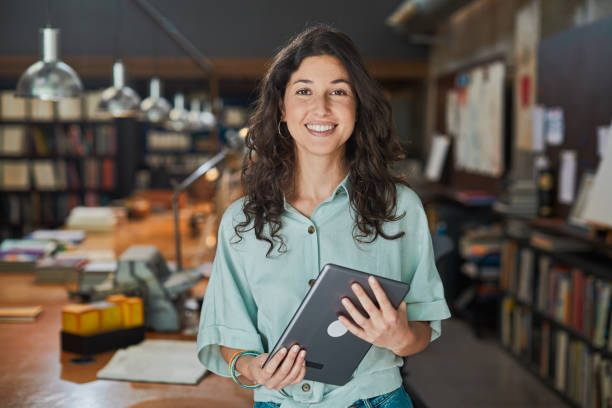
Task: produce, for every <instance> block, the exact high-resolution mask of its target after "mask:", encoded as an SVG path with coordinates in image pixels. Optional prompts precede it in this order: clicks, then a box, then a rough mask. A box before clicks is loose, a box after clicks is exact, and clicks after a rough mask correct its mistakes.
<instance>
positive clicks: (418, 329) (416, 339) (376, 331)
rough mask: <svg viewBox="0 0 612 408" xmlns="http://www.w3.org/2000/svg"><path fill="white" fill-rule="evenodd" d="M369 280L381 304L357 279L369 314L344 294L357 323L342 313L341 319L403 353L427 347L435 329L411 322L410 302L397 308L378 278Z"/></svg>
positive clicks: (367, 337) (372, 339)
mask: <svg viewBox="0 0 612 408" xmlns="http://www.w3.org/2000/svg"><path fill="white" fill-rule="evenodd" d="M368 283H369V284H370V287H371V288H372V291H373V292H374V296H376V301H377V302H378V305H379V306H378V307H377V306H376V304H375V303H374V302H373V301H372V299H370V297H369V296H368V294H367V293H366V292H365V291H364V290H363V288H362V287H361V285H359V284H358V283H354V284H353V286H352V289H353V292H354V293H355V295H356V296H357V299H359V302H360V303H361V306H363V308H364V310H365V311H366V312H367V313H368V315H369V318H368V317H366V316H364V315H362V314H361V313H360V312H359V310H358V309H357V308H356V307H355V305H353V303H352V302H351V301H350V300H349V299H348V298H344V299H342V304H343V305H344V307H345V309H346V311H347V312H348V314H349V315H350V316H351V318H352V319H353V320H354V321H355V323H357V325H355V324H353V323H352V322H351V321H350V320H349V319H347V318H346V317H344V316H339V317H338V319H339V320H340V321H341V322H342V324H344V326H345V327H346V328H347V329H348V330H349V331H350V332H351V333H353V334H354V335H355V336H357V337H359V338H360V339H362V340H365V341H367V342H368V343H372V344H374V345H375V346H378V347H384V348H387V349H389V350H391V351H393V352H394V353H395V354H397V355H399V356H406V355H409V354H414V353H416V352H419V351H421V350H423V349H424V348H425V347H427V344H428V343H429V337H428V336H429V334H430V333H431V332H430V331H429V330H430V329H429V326H425V325H424V324H423V323H421V322H412V323H409V322H408V316H407V314H406V302H404V301H402V302H401V303H400V305H399V307H398V308H397V309H396V308H394V307H393V305H392V304H391V302H390V301H389V298H388V297H387V294H386V293H385V291H384V290H383V288H382V287H381V286H380V284H379V283H378V281H377V280H376V278H374V277H373V276H370V277H369V278H368ZM417 325H419V326H417Z"/></svg>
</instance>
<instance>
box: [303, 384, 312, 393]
mask: <svg viewBox="0 0 612 408" xmlns="http://www.w3.org/2000/svg"><path fill="white" fill-rule="evenodd" d="M302 391H304V392H308V391H310V384H308V383H306V384H303V385H302Z"/></svg>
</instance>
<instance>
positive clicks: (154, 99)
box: [140, 77, 171, 123]
mask: <svg viewBox="0 0 612 408" xmlns="http://www.w3.org/2000/svg"><path fill="white" fill-rule="evenodd" d="M161 87H162V85H161V80H160V79H159V78H158V77H153V78H151V81H150V82H149V97H148V98H147V99H145V100H144V101H142V103H141V104H140V110H141V111H142V113H143V114H144V115H145V117H146V119H147V120H148V121H149V122H151V123H161V122H164V121H165V120H167V119H168V115H169V114H170V108H171V107H170V103H169V102H168V101H167V100H166V99H165V98H164V97H162V96H161Z"/></svg>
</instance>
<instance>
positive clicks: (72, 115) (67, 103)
mask: <svg viewBox="0 0 612 408" xmlns="http://www.w3.org/2000/svg"><path fill="white" fill-rule="evenodd" d="M81 102H82V100H81V98H62V99H60V100H59V102H58V103H57V115H58V117H59V119H60V120H81V119H82V117H83V112H82V108H81Z"/></svg>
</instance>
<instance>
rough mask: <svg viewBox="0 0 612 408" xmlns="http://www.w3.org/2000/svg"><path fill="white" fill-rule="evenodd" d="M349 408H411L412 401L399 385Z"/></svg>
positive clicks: (263, 405)
mask: <svg viewBox="0 0 612 408" xmlns="http://www.w3.org/2000/svg"><path fill="white" fill-rule="evenodd" d="M278 407H280V404H278V403H276V402H260V401H256V402H255V405H253V408H278ZM349 408H412V401H411V400H410V397H409V396H408V394H406V391H404V388H402V387H399V388H398V389H397V390H395V391H391V392H390V393H388V394H383V395H379V396H377V397H372V398H368V399H365V400H359V401H355V402H354V403H352V404H351V405H350V406H349Z"/></svg>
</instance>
